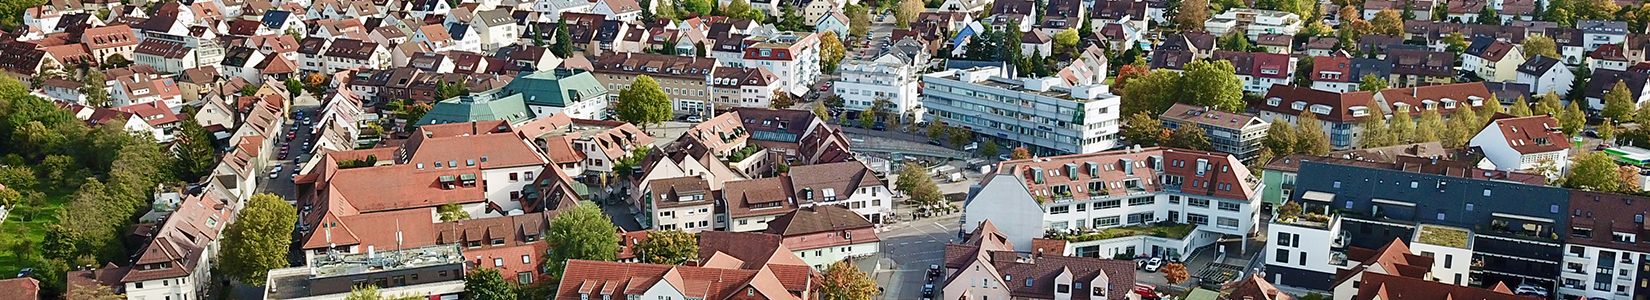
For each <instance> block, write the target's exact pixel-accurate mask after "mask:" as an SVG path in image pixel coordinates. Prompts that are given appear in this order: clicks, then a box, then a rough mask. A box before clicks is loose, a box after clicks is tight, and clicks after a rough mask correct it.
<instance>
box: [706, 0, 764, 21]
mask: <svg viewBox="0 0 1650 300" xmlns="http://www.w3.org/2000/svg"><path fill="white" fill-rule="evenodd" d="M750 11H751V3H750V2H749V1H745V0H733V2H729V3H728V5H726V6H723V7H722V9H721V10H719V11H717V12H718V13H721V15H722V16H727V17H734V18H743V17H745V15H746V14H749V13H750ZM754 21H758V22H761V21H763V20H754Z"/></svg>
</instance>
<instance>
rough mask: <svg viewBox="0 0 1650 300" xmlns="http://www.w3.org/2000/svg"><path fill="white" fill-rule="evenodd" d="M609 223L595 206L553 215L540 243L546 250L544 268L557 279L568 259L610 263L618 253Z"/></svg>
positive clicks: (585, 204) (583, 203)
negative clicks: (553, 217)
mask: <svg viewBox="0 0 1650 300" xmlns="http://www.w3.org/2000/svg"><path fill="white" fill-rule="evenodd" d="M614 232H617V229H615V228H614V227H613V221H611V220H609V219H608V218H607V215H606V214H603V213H602V209H601V207H598V206H596V203H593V202H589V201H581V202H579V205H578V206H577V207H574V208H573V209H570V210H568V211H566V212H562V213H561V214H560V215H556V219H554V220H550V230H549V232H548V233H546V234H545V236H544V237H545V238H544V242H545V243H546V244H548V245H549V246H550V255H549V259H547V260H545V262H544V267H545V268H547V269H548V270H550V273H551V274H553V276H551V277H561V272H562V270H564V269H565V267H566V265H567V261H568V260H571V259H583V260H596V261H613V257H614V256H615V255H617V254H618V253H619V236H618V235H616V234H613V233H614Z"/></svg>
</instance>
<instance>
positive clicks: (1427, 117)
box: [1413, 109, 1445, 143]
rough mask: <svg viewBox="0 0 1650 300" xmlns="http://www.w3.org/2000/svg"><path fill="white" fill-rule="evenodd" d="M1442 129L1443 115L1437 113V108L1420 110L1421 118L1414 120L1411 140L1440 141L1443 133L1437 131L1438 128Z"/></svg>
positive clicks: (1420, 141) (1419, 141) (1423, 141)
mask: <svg viewBox="0 0 1650 300" xmlns="http://www.w3.org/2000/svg"><path fill="white" fill-rule="evenodd" d="M1444 129H1445V128H1444V117H1443V116H1441V115H1439V114H1438V110H1430V109H1429V110H1425V111H1422V112H1421V120H1420V121H1417V122H1415V139H1414V140H1413V142H1416V143H1429V142H1438V141H1442V140H1443V133H1441V132H1439V130H1444Z"/></svg>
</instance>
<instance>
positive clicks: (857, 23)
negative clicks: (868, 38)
mask: <svg viewBox="0 0 1650 300" xmlns="http://www.w3.org/2000/svg"><path fill="white" fill-rule="evenodd" d="M842 14H844V15H848V35H849V36H859V37H863V36H865V34H867V33H870V32H871V14H870V13H868V12H866V9H865V7H864V6H859V5H855V4H848V5H846V6H843V7H842Z"/></svg>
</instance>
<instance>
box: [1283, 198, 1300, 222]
mask: <svg viewBox="0 0 1650 300" xmlns="http://www.w3.org/2000/svg"><path fill="white" fill-rule="evenodd" d="M1301 212H1302V210H1301V204H1300V202H1295V201H1289V203H1284V204H1283V206H1282V207H1278V215H1279V216H1283V217H1291V218H1293V217H1298V216H1300V215H1301Z"/></svg>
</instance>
